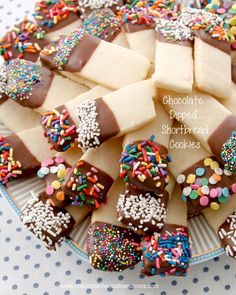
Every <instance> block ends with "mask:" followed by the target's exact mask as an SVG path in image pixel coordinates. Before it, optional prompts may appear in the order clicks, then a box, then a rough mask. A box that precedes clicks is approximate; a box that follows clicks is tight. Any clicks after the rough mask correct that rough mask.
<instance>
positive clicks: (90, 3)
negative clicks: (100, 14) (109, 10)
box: [78, 0, 119, 12]
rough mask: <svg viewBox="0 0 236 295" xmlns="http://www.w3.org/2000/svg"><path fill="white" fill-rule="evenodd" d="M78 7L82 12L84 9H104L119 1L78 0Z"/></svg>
mask: <svg viewBox="0 0 236 295" xmlns="http://www.w3.org/2000/svg"><path fill="white" fill-rule="evenodd" d="M78 3H79V7H80V10H81V11H82V12H84V10H85V8H90V9H91V10H94V9H101V8H104V7H112V6H114V5H117V4H118V3H119V0H79V2H78Z"/></svg>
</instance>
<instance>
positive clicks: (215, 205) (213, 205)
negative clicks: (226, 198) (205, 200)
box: [210, 202, 220, 210]
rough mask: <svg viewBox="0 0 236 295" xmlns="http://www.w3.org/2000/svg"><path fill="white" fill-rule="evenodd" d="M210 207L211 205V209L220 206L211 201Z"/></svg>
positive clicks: (216, 208)
mask: <svg viewBox="0 0 236 295" xmlns="http://www.w3.org/2000/svg"><path fill="white" fill-rule="evenodd" d="M210 207H211V209H212V210H218V209H219V208H220V205H219V204H218V203H216V202H212V203H211V204H210Z"/></svg>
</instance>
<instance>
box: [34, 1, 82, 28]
mask: <svg viewBox="0 0 236 295" xmlns="http://www.w3.org/2000/svg"><path fill="white" fill-rule="evenodd" d="M72 13H75V14H78V13H79V10H78V1H77V0H41V1H38V2H37V3H36V8H35V13H34V14H33V16H34V18H35V20H36V21H37V22H39V23H40V25H41V26H44V27H48V28H49V29H51V28H52V27H53V26H54V25H56V24H58V23H59V22H62V21H63V20H65V19H67V18H68V17H69V16H70V15H71V14H72ZM78 16H79V15H78Z"/></svg>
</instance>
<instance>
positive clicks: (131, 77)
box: [40, 28, 150, 89]
mask: <svg viewBox="0 0 236 295" xmlns="http://www.w3.org/2000/svg"><path fill="white" fill-rule="evenodd" d="M40 59H41V62H42V64H44V65H45V66H47V67H49V68H50V69H58V70H60V71H65V72H69V73H73V74H78V75H79V76H81V77H82V78H85V79H88V80H91V81H92V82H95V83H97V84H101V85H103V86H105V87H108V88H111V89H119V88H121V87H124V86H127V85H129V84H132V83H135V82H138V81H141V80H143V79H145V78H146V77H147V75H148V71H149V68H150V62H149V61H148V60H147V59H146V58H145V57H143V56H142V55H140V54H138V53H136V52H134V51H132V50H130V49H127V48H125V47H122V46H117V45H115V44H113V43H110V42H106V41H104V40H101V39H99V38H97V37H95V36H92V35H89V34H87V33H86V32H85V31H84V30H83V29H82V28H78V29H76V30H74V31H72V32H71V33H70V34H69V35H67V36H66V37H64V38H62V39H60V40H58V42H57V45H56V46H55V45H53V44H52V45H51V46H48V47H47V48H45V49H44V50H43V51H41V55H40ZM111 65H112V66H111ZM124 69H125V71H124ZM120 73H122V75H120ZM107 77H109V79H107Z"/></svg>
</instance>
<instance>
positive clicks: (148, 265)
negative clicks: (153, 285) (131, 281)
mask: <svg viewBox="0 0 236 295" xmlns="http://www.w3.org/2000/svg"><path fill="white" fill-rule="evenodd" d="M151 239H153V240H154V243H153V244H152V245H151V244H150V241H151ZM141 247H142V251H143V269H142V273H144V274H145V275H147V276H152V275H161V276H165V275H176V276H186V273H187V271H188V267H189V262H190V257H191V252H190V245H189V241H188V229H187V228H186V227H184V226H179V225H176V224H165V226H164V227H163V229H162V231H161V233H160V235H159V236H156V237H155V238H154V237H153V236H152V237H150V236H149V237H145V238H143V240H142V241H141ZM176 248H178V254H177V252H174V253H175V254H173V253H172V250H175V249H176ZM167 258H168V260H167ZM157 260H158V262H157Z"/></svg>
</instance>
